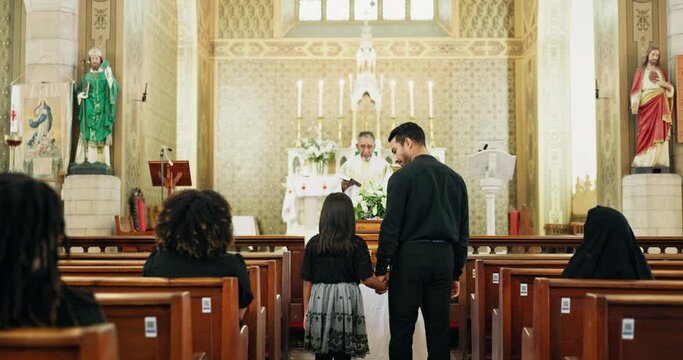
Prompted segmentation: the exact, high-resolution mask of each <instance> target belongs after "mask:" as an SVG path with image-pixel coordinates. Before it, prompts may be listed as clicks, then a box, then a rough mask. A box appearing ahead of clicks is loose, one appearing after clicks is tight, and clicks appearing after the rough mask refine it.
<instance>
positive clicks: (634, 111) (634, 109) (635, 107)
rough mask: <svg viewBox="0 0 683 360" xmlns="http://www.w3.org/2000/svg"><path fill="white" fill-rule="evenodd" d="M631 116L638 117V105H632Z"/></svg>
mask: <svg viewBox="0 0 683 360" xmlns="http://www.w3.org/2000/svg"><path fill="white" fill-rule="evenodd" d="M631 114H633V115H638V104H633V105H631Z"/></svg>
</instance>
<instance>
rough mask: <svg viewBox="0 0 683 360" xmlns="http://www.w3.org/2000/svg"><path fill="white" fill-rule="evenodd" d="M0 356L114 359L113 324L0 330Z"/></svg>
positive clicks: (34, 359) (17, 359)
mask: <svg viewBox="0 0 683 360" xmlns="http://www.w3.org/2000/svg"><path fill="white" fill-rule="evenodd" d="M0 358H1V359H13V360H39V359H54V360H117V359H118V358H119V354H118V344H117V339H116V328H115V326H114V325H113V324H101V325H93V326H87V327H73V328H21V329H12V330H3V331H0Z"/></svg>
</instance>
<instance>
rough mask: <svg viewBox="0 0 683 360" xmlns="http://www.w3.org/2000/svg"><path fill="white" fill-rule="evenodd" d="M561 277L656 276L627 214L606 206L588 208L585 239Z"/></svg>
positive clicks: (629, 278) (618, 277) (626, 278)
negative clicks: (641, 248) (626, 216)
mask: <svg viewBox="0 0 683 360" xmlns="http://www.w3.org/2000/svg"><path fill="white" fill-rule="evenodd" d="M562 277H564V278H570V279H619V280H651V279H654V277H653V276H652V272H651V271H650V267H649V266H648V265H647V261H645V256H643V252H642V251H641V250H640V247H639V246H638V242H636V237H635V236H634V235H633V231H632V230H631V227H630V226H629V224H628V221H626V218H625V217H624V215H622V214H621V213H620V212H618V211H616V210H614V209H612V208H608V207H604V206H596V207H594V208H592V209H590V210H589V211H588V217H587V218H586V224H585V226H584V235H583V242H582V243H581V246H580V247H579V249H578V250H577V251H576V253H575V254H574V256H572V258H571V260H569V263H568V264H567V267H565V268H564V271H563V272H562Z"/></svg>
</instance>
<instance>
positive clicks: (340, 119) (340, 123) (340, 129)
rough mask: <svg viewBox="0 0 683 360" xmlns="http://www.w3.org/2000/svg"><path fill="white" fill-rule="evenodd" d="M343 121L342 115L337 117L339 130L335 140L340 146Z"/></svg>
mask: <svg viewBox="0 0 683 360" xmlns="http://www.w3.org/2000/svg"><path fill="white" fill-rule="evenodd" d="M343 121H344V117H343V116H342V115H339V129H337V138H338V144H339V146H341V143H342V122H343Z"/></svg>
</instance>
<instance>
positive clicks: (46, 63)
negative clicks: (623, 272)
mask: <svg viewBox="0 0 683 360" xmlns="http://www.w3.org/2000/svg"><path fill="white" fill-rule="evenodd" d="M24 4H25V6H26V64H25V65H26V75H25V77H26V78H25V82H26V83H39V82H64V81H70V80H72V79H75V71H76V65H77V62H78V60H77V59H78V55H77V51H78V0H24Z"/></svg>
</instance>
